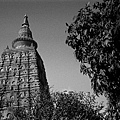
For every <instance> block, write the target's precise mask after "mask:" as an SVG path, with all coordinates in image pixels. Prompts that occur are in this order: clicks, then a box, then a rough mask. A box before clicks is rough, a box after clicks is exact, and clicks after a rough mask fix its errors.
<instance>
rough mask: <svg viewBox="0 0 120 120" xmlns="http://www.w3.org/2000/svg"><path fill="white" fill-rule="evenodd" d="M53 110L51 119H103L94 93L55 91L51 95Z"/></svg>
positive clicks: (100, 106) (100, 107)
mask: <svg viewBox="0 0 120 120" xmlns="http://www.w3.org/2000/svg"><path fill="white" fill-rule="evenodd" d="M52 98H53V103H54V111H53V118H52V120H87V119H89V120H103V117H102V115H101V114H100V113H99V112H100V110H101V109H102V108H103V106H102V104H100V105H98V104H97V103H96V102H95V100H96V97H95V96H94V95H90V93H87V94H86V93H84V92H79V93H76V92H73V91H69V92H55V93H53V95H52Z"/></svg>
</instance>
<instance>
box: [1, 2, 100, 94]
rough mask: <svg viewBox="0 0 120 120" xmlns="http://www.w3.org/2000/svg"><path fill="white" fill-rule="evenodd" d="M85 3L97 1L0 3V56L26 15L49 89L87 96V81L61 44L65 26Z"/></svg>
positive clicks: (69, 48) (64, 38)
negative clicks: (42, 63) (43, 66)
mask: <svg viewBox="0 0 120 120" xmlns="http://www.w3.org/2000/svg"><path fill="white" fill-rule="evenodd" d="M89 1H90V3H91V4H92V3H93V2H95V1H97V0H0V54H1V53H2V52H3V51H4V49H5V48H6V46H7V45H8V46H9V47H10V48H11V43H12V41H13V40H14V39H15V38H17V36H18V31H19V29H20V27H21V24H22V22H23V17H24V14H27V15H28V19H29V23H30V28H31V31H32V33H33V38H34V40H35V41H36V42H37V43H38V52H39V54H40V55H41V57H42V59H43V61H44V65H45V69H46V76H47V80H48V83H49V85H50V87H53V89H54V90H55V91H62V90H66V89H67V90H74V91H85V92H91V91H92V90H91V86H90V80H89V78H88V77H87V76H83V75H82V74H81V73H80V72H79V71H80V70H79V68H80V67H79V62H78V61H77V60H76V59H75V56H74V53H73V50H72V48H71V47H68V46H67V45H66V44H65V40H66V36H67V33H65V30H67V27H66V25H65V23H66V22H67V23H71V22H72V19H73V17H74V16H75V15H77V13H78V11H79V9H80V8H81V7H84V6H85V4H86V3H87V2H89ZM98 1H100V0H98Z"/></svg>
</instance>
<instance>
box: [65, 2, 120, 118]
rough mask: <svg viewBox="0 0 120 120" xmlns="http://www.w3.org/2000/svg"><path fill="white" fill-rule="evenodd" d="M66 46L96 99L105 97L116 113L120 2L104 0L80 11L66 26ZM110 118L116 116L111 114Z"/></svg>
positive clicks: (119, 81)
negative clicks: (100, 96)
mask: <svg viewBox="0 0 120 120" xmlns="http://www.w3.org/2000/svg"><path fill="white" fill-rule="evenodd" d="M66 25H67V27H68V29H67V33H68V36H67V39H66V44H68V45H69V46H70V47H72V48H73V49H74V53H75V56H76V59H77V60H79V62H80V72H81V73H83V74H85V75H88V76H89V78H90V79H91V86H92V88H93V90H94V92H95V93H96V94H97V95H105V96H106V97H107V99H108V102H109V109H111V111H115V113H116V114H117V113H118V106H119V101H120V94H119V92H120V73H119V72H120V47H119V45H120V0H103V1H102V2H101V3H100V2H96V3H94V4H93V5H90V4H89V3H88V4H86V6H85V7H84V8H81V9H80V10H79V12H78V15H77V16H75V17H74V19H73V22H72V23H71V24H70V25H69V24H67V23H66ZM111 116H114V117H115V116H116V119H119V115H115V114H114V113H113V114H111Z"/></svg>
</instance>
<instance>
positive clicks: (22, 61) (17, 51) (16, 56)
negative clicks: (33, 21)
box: [0, 15, 49, 120]
mask: <svg viewBox="0 0 120 120" xmlns="http://www.w3.org/2000/svg"><path fill="white" fill-rule="evenodd" d="M48 89H49V87H48V83H47V79H46V73H45V69H44V65H43V61H42V59H41V57H40V55H39V54H38V52H37V43H36V41H34V40H33V37H32V32H31V30H30V28H29V22H28V17H27V15H25V16H24V22H23V24H22V27H21V28H20V30H19V35H18V37H17V39H15V40H13V42H12V49H9V47H8V46H7V48H6V49H5V50H4V52H3V53H2V55H1V61H0V111H1V115H2V116H3V117H2V118H1V120H4V119H5V118H6V117H9V114H10V110H9V109H10V108H21V107H24V108H25V109H27V110H28V112H29V113H30V114H32V112H31V110H32V107H33V105H34V98H35V97H36V95H37V94H38V93H39V92H41V91H46V92H49V90H48Z"/></svg>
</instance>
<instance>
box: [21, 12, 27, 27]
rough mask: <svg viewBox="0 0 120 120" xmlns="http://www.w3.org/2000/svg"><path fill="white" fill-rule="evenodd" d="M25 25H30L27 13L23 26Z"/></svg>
mask: <svg viewBox="0 0 120 120" xmlns="http://www.w3.org/2000/svg"><path fill="white" fill-rule="evenodd" d="M24 25H27V26H28V27H29V22H28V16H27V15H26V14H25V15H24V21H23V24H22V26H24Z"/></svg>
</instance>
